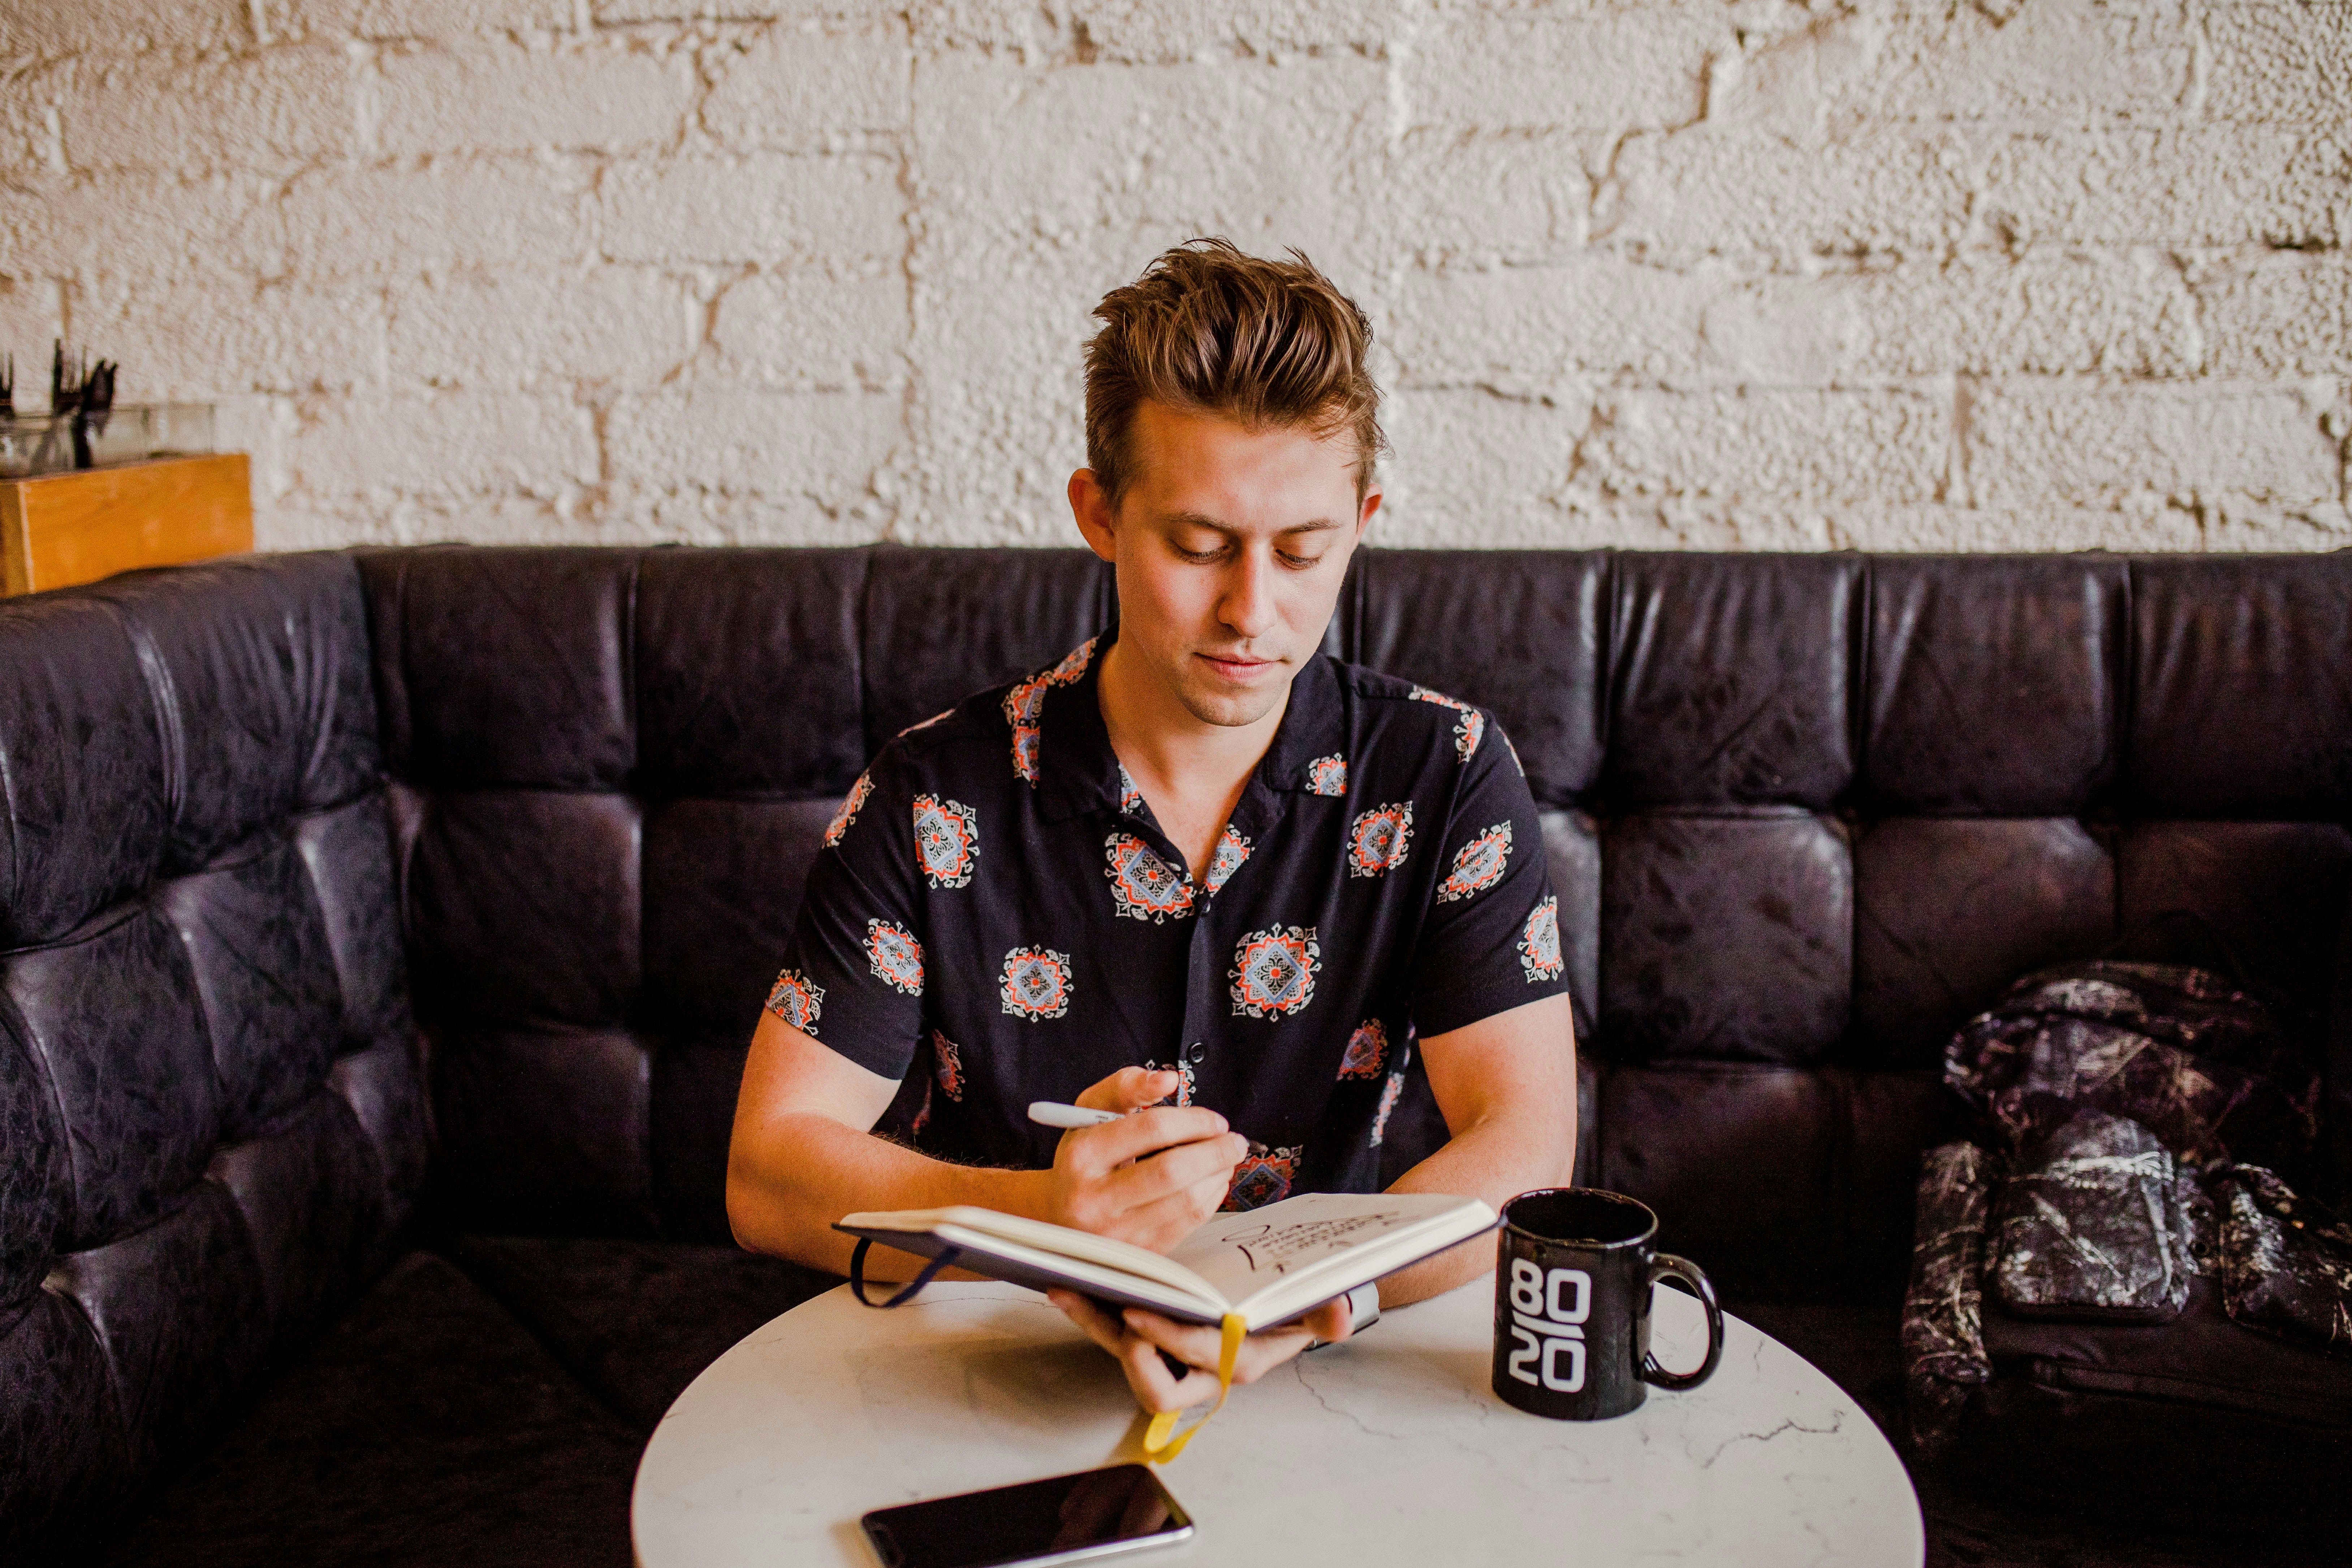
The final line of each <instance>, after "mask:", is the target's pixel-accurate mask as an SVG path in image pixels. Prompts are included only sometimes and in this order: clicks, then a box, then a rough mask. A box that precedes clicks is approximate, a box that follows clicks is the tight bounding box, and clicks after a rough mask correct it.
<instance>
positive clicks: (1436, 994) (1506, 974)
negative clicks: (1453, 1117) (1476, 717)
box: [1412, 714, 1568, 1038]
mask: <svg viewBox="0 0 2352 1568" xmlns="http://www.w3.org/2000/svg"><path fill="white" fill-rule="evenodd" d="M1439 854H1440V859H1439V862H1438V871H1437V883H1436V886H1435V888H1434V889H1433V891H1432V892H1431V895H1430V905H1429V909H1428V910H1427V911H1426V912H1425V914H1424V915H1423V920H1422V922H1421V934H1420V938H1419V941H1418V942H1416V943H1415V944H1414V948H1413V954H1412V1019H1413V1028H1414V1030H1415V1032H1416V1033H1418V1034H1420V1035H1421V1036H1422V1037H1424V1038H1426V1037H1430V1036H1433V1035H1443V1034H1446V1033H1448V1032H1450V1031H1452V1030H1454V1029H1459V1028H1462V1027H1464V1026H1466V1025H1470V1024H1475V1023H1476V1022H1478V1020H1479V1019H1481V1018H1487V1017H1492V1016H1494V1015H1496V1014H1497V1013H1507V1012H1509V1011H1510V1010H1511V1009H1512V1008H1514V1007H1521V1006H1525V1005H1527V1004H1528V1003H1529V1002H1536V1001H1540V1000H1542V999H1543V998H1544V997H1547V996H1559V995H1564V994H1566V993H1567V991H1568V965H1567V963H1566V962H1565V961H1564V960H1563V958H1562V956H1561V952H1560V944H1559V900H1558V899H1556V898H1555V897H1553V895H1552V889H1551V869H1550V868H1549V865H1547V864H1546V862H1545V858H1544V840H1543V829H1542V826H1541V824H1540V823H1539V822H1538V819H1537V816H1536V803H1535V797H1534V795H1531V794H1529V793H1528V781H1527V777H1526V775H1525V774H1523V773H1520V771H1519V768H1518V765H1517V756H1516V754H1515V753H1514V752H1513V750H1512V748H1511V745H1510V742H1508V741H1507V739H1506V738H1505V737H1504V735H1503V731H1502V728H1501V726H1499V725H1497V724H1496V722H1495V721H1494V716H1493V715H1492V714H1488V715H1487V716H1486V744H1484V745H1481V746H1479V747H1478V748H1477V749H1476V750H1475V751H1474V752H1472V753H1471V754H1470V758H1469V760H1468V761H1467V762H1465V763H1463V765H1462V773H1461V775H1460V784H1459V787H1458V788H1457V789H1456V791H1455V793H1454V800H1453V804H1452V808H1451V810H1450V811H1449V812H1448V813H1447V815H1446V822H1445V830H1444V837H1442V838H1441V840H1440V841H1439Z"/></svg>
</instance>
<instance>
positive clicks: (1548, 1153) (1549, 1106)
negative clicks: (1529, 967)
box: [1381, 994, 1576, 1307]
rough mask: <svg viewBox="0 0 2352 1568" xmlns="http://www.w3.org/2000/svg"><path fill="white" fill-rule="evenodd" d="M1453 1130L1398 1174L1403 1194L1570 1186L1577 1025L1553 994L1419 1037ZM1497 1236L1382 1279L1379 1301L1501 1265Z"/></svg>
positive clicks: (1509, 1194)
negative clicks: (1497, 1257)
mask: <svg viewBox="0 0 2352 1568" xmlns="http://www.w3.org/2000/svg"><path fill="white" fill-rule="evenodd" d="M1420 1049H1421V1060H1422V1065H1423V1068H1426V1069H1427V1070H1428V1073H1429V1087H1430V1089H1431V1090H1432V1091H1433V1093H1434V1094H1435V1095H1436V1097H1437V1109H1438V1110H1440V1111H1442V1112H1443V1113H1444V1117H1445V1127H1446V1131H1447V1132H1448V1133H1449V1134H1451V1136H1450V1137H1449V1139H1448V1141H1447V1142H1446V1143H1445V1144H1444V1147H1443V1148H1440V1149H1439V1150H1438V1151H1437V1152H1435V1153H1433V1154H1432V1155H1430V1156H1429V1158H1427V1159H1426V1160H1423V1162H1422V1163H1420V1164H1418V1165H1415V1166H1414V1167H1413V1168H1412V1170H1410V1171H1407V1172H1406V1173H1404V1174H1403V1175H1402V1176H1400V1177H1398V1178H1397V1180H1396V1183H1395V1184H1394V1185H1393V1186H1391V1188H1390V1189H1389V1190H1390V1191H1391V1192H1399V1193H1454V1194H1460V1195H1461V1196H1464V1197H1477V1198H1484V1199H1486V1202H1487V1204H1488V1205H1489V1206H1491V1207H1493V1208H1496V1209H1498V1210H1499V1209H1500V1208H1501V1207H1502V1206H1503V1205H1504V1204H1506V1203H1507V1202H1508V1201H1509V1200H1510V1199H1511V1198H1513V1197H1515V1196H1517V1194H1520V1193H1524V1192H1526V1191H1528V1189H1529V1188H1531V1187H1564V1186H1567V1185H1568V1184H1569V1183H1570V1180H1571V1179H1572V1173H1573V1171H1574V1169H1575V1165H1576V1025H1575V1022H1574V1019H1573V1016H1572V1014H1571V1012H1570V1005H1569V999H1568V997H1567V996H1566V995H1564V994H1562V995H1553V996H1546V997H1544V998H1542V999H1541V1000H1539V1001H1535V1002H1530V1003H1528V1004H1527V1005H1525V1006H1523V1007H1514V1008H1512V1009H1511V1010H1510V1011H1509V1012H1507V1013H1496V1014H1494V1015H1492V1016H1487V1017H1485V1018H1481V1019H1479V1020H1478V1021H1477V1022H1476V1023H1475V1024H1466V1025H1465V1026H1462V1027H1461V1028H1458V1029H1454V1030H1451V1031H1449V1032H1448V1033H1446V1034H1443V1035H1436V1036H1433V1037H1430V1038H1428V1039H1425V1040H1423V1041H1422V1042H1421V1046H1420ZM1498 1240H1499V1238H1498V1237H1496V1235H1495V1234H1494V1233H1493V1232H1489V1233H1488V1234H1486V1235H1485V1236H1482V1237H1479V1238H1478V1239H1476V1240H1475V1241H1469V1242H1465V1243H1464V1244H1463V1245H1462V1246H1460V1247H1453V1248H1450V1249H1449V1250H1447V1251H1444V1252H1441V1253H1439V1254H1438V1255H1437V1256H1436V1257H1434V1258H1423V1259H1422V1260H1421V1261H1420V1262H1419V1263H1416V1264H1414V1265H1412V1267H1411V1268H1401V1269H1399V1270H1398V1271H1397V1272H1396V1273H1394V1274H1391V1275H1390V1276H1389V1277H1388V1278H1386V1279H1382V1280H1381V1306H1383V1307H1395V1306H1401V1305H1402V1304H1403V1303H1405V1302H1407V1301H1418V1300H1422V1299H1423V1297H1427V1296H1435V1295H1439V1294H1441V1293H1443V1292H1444V1291H1447V1290H1451V1289H1454V1287H1455V1286H1456V1285H1461V1284H1464V1283H1465V1282H1467V1281H1469V1280H1471V1279H1476V1278H1477V1277H1478V1276H1479V1275H1481V1274H1484V1273H1486V1271H1487V1270H1488V1269H1491V1268H1494V1267H1495V1250H1496V1246H1497V1245H1498Z"/></svg>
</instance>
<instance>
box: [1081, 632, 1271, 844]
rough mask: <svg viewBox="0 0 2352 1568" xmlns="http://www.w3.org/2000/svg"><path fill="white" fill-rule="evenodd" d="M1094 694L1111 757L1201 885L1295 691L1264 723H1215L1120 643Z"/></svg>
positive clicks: (1106, 657) (1108, 656) (1106, 660)
mask: <svg viewBox="0 0 2352 1568" xmlns="http://www.w3.org/2000/svg"><path fill="white" fill-rule="evenodd" d="M1095 690H1096V694H1097V700H1098V701H1099V703H1100V704H1101V707H1102V717H1103V727H1104V729H1105V730H1107V731H1108V732H1109V735H1110V743H1111V750H1112V751H1114V752H1117V753H1118V760H1119V762H1120V763H1122V764H1123V765H1124V766H1125V767H1126V769H1127V771H1128V775H1129V777H1130V778H1132V779H1133V780H1134V781H1135V784H1136V787H1137V788H1139V789H1140V790H1141V791H1142V792H1143V797H1144V799H1145V800H1146V801H1148V802H1150V805H1151V812H1152V815H1153V816H1156V817H1158V818H1159V820H1160V826H1161V828H1163V829H1164V830H1165V831H1166V832H1167V834H1168V837H1170V838H1171V840H1172V841H1173V842H1174V843H1175V845H1176V847H1177V848H1179V849H1181V850H1182V851H1183V853H1184V858H1185V859H1186V860H1188V861H1190V862H1191V863H1192V878H1193V880H1195V881H1199V880H1200V879H1202V877H1203V876H1205V875H1206V872H1207V867H1208V858H1209V855H1210V853H1211V851H1213V849H1214V848H1215V847H1216V842H1217V837H1218V836H1219V835H1220V834H1221V833H1222V832H1223V829H1224V826H1225V822H1226V819H1227V818H1229V817H1231V816H1233V813H1234V805H1236V804H1238V803H1239V801H1240V800H1241V797H1242V791H1243V790H1244V788H1246V787H1247V786H1248V784H1249V775H1250V771H1251V770H1252V769H1253V768H1255V767H1256V766H1257V764H1258V761H1259V759H1261V758H1262V757H1264V756H1265V753H1266V749H1267V748H1268V747H1269V746H1271V745H1273V744H1274V737H1275V734H1276V731H1279V730H1280V729H1281V728H1282V716H1283V714H1284V713H1285V712H1286V711H1287V710H1288V709H1289V706H1290V689H1289V687H1288V686H1287V685H1286V686H1285V687H1284V688H1283V691H1282V696H1281V698H1280V699H1279V700H1276V703H1275V705H1274V706H1273V707H1272V708H1271V709H1268V710H1266V712H1265V715H1264V717H1262V718H1259V719H1257V720H1255V721H1252V722H1250V723H1247V724H1211V723H1208V722H1206V721H1202V719H1199V718H1197V717H1195V716H1194V714H1193V713H1192V710H1190V709H1188V708H1186V707H1185V706H1184V704H1183V703H1182V702H1181V701H1179V700H1177V698H1176V695H1175V694H1174V693H1173V692H1171V691H1170V690H1169V689H1167V687H1166V685H1165V684H1163V683H1162V682H1161V681H1160V679H1158V678H1157V677H1156V676H1155V675H1154V674H1153V673H1152V672H1151V670H1150V668H1148V667H1147V666H1145V665H1144V663H1143V662H1142V661H1141V660H1140V659H1139V658H1135V657H1134V656H1133V655H1132V654H1131V653H1130V651H1129V648H1128V646H1127V645H1126V644H1125V643H1119V642H1115V643H1113V644H1111V646H1110V651H1109V652H1108V653H1107V654H1105V655H1104V656H1103V662H1102V668H1101V671H1100V673H1099V674H1098V675H1097V678H1096V685H1095Z"/></svg>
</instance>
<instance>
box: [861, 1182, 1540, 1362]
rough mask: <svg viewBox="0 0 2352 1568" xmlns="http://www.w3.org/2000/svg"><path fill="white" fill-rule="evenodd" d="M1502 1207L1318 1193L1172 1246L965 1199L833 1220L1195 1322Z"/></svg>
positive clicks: (1381, 1257)
mask: <svg viewBox="0 0 2352 1568" xmlns="http://www.w3.org/2000/svg"><path fill="white" fill-rule="evenodd" d="M1497 1223H1499V1222H1498V1221H1497V1220H1496V1215H1495V1211H1494V1210H1493V1209H1490V1208H1488V1207H1487V1206H1486V1205H1485V1204H1483V1203H1481V1202H1479V1201H1478V1200H1477V1199H1476V1198H1462V1197H1453V1196H1449V1195H1447V1194H1443V1193H1310V1194H1307V1195H1306V1196H1304V1197H1296V1198H1286V1199H1284V1200H1283V1201H1282V1202H1280V1203H1278V1204H1268V1205H1266V1206H1265V1207H1264V1208H1261V1209H1252V1210H1249V1211H1248V1212H1246V1213H1242V1214H1221V1215H1214V1216H1213V1217H1212V1218H1211V1219H1210V1220H1209V1221H1208V1222H1207V1223H1206V1224H1204V1225H1202V1226H1200V1227H1199V1228H1198V1229H1196V1230H1195V1231H1193V1232H1192V1235H1190V1236H1188V1237H1185V1238H1184V1239H1183V1240H1182V1241H1181V1242H1178V1243H1177V1244H1176V1246H1175V1247H1173V1248H1172V1249H1171V1250H1170V1251H1169V1252H1168V1253H1167V1254H1166V1255H1165V1256H1162V1255H1161V1254H1160V1253H1157V1252H1150V1251H1146V1250H1145V1249H1144V1248H1142V1247H1136V1246H1133V1245H1131V1244H1129V1243H1128V1242H1124V1241H1113V1240H1110V1239H1109V1238H1108V1237H1100V1236H1094V1235H1090V1234H1088V1233H1087V1232H1086V1231H1082V1230H1071V1229H1068V1228H1067V1227H1066V1226H1058V1225H1049V1224H1047V1223H1046V1222H1045V1221H1044V1220H1035V1219H1022V1218H1019V1217H1018V1216H1016V1215H1008V1214H999V1213H997V1212H996V1211H995V1210H994V1209H983V1208H971V1207H963V1206H959V1207H955V1208H944V1209H905V1210H901V1211H899V1212H898V1213H895V1214H854V1215H846V1216H845V1217H844V1218H843V1219H841V1220H840V1221H839V1222H838V1223H837V1224H835V1226H834V1228H835V1230H841V1231H846V1232H848V1233H849V1234H850V1235H852V1236H857V1237H866V1238H867V1239H869V1240H871V1241H874V1242H876V1243H878V1244H879V1245H881V1246H884V1247H897V1248H898V1250H900V1251H902V1252H912V1253H919V1254H920V1255H921V1256H923V1257H926V1258H940V1257H941V1256H943V1255H944V1254H946V1253H948V1252H950V1250H952V1251H953V1253H954V1255H955V1256H954V1258H953V1263H954V1266H955V1267H956V1268H969V1269H971V1271H972V1272H973V1273H975V1274H985V1275H987V1276H989V1277H990V1278H991V1279H1006V1280H1010V1281H1012V1282H1013V1284H1015V1285H1026V1286H1029V1287H1031V1288H1032V1289H1039V1290H1044V1289H1052V1288H1054V1287H1055V1286H1060V1287H1064V1288H1066V1289H1072V1290H1076V1291H1080V1292H1082V1293H1084V1294H1086V1295H1088V1296H1093V1297H1097V1298H1098V1299H1100V1300H1107V1301H1117V1302H1121V1303H1123V1304H1125V1305H1128V1306H1134V1307H1147V1308H1150V1310H1153V1311H1156V1312H1162V1313H1165V1314H1166V1315H1167V1316H1169V1317H1171V1318H1173V1319H1175V1320H1177V1321H1179V1322H1186V1323H1208V1324H1212V1325H1215V1324H1221V1323H1223V1322H1224V1321H1225V1320H1226V1319H1227V1318H1228V1317H1233V1316H1237V1317H1239V1318H1241V1319H1242V1320H1243V1321H1244V1322H1245V1323H1246V1324H1247V1326H1248V1327H1249V1328H1250V1329H1251V1330H1253V1331H1255V1330H1257V1329H1263V1328H1270V1327H1272V1326H1274V1325H1276V1324H1277V1323H1286V1322H1288V1321H1290V1320H1291V1319H1293V1318H1296V1317H1297V1316H1298V1315H1299V1314H1300V1313H1302V1312H1308V1311H1312V1310H1314V1309H1316V1308H1317V1307H1319V1306H1321V1305H1322V1304H1323V1303H1324V1302H1326V1301H1328V1300H1331V1299H1332V1298H1334V1297H1336V1296H1344V1295H1346V1294H1347V1293H1348V1292H1349V1291H1350V1290H1352V1289H1355V1288H1356V1287H1357V1286H1359V1285H1361V1284H1362V1283H1364V1281H1366V1280H1367V1279H1379V1278H1380V1277H1381V1275H1383V1274H1393V1273H1394V1272H1396V1271H1397V1270H1398V1269H1400V1268H1403V1267H1405V1265H1407V1264H1409V1263H1417V1262H1419V1261H1420V1260H1421V1259H1423V1258H1426V1257H1428V1256H1429V1255H1430V1254H1431V1253H1433V1252H1443V1251H1444V1250H1445V1249H1446V1248H1447V1247H1452V1246H1454V1244H1456V1243H1457V1242H1463V1241H1467V1240H1469V1239H1470V1238H1471V1237H1474V1236H1481V1235H1484V1234H1485V1233H1486V1232H1487V1231H1489V1230H1492V1229H1493V1228H1494V1227H1495V1226H1496V1224H1497Z"/></svg>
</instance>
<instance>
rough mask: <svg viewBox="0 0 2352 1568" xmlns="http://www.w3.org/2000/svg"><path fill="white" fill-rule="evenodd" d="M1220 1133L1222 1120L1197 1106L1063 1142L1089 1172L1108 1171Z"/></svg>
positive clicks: (1169, 1109)
mask: <svg viewBox="0 0 2352 1568" xmlns="http://www.w3.org/2000/svg"><path fill="white" fill-rule="evenodd" d="M1224 1131H1225V1119H1224V1118H1223V1117H1222V1116H1220V1115H1218V1114H1217V1113H1216V1112H1215V1111H1213V1110H1203V1109H1202V1108H1201V1107H1200V1106H1197V1105H1196V1106H1189V1107H1179V1106H1160V1107H1156V1108H1154V1109H1152V1110H1139V1111H1137V1112H1135V1113H1134V1114H1133V1115H1131V1116H1122V1117H1120V1118H1119V1119H1118V1121H1109V1122H1105V1123H1104V1124H1103V1125H1102V1126H1100V1127H1088V1128H1085V1129H1082V1130H1081V1131H1076V1132H1072V1133H1069V1134H1068V1135H1066V1137H1065V1139H1064V1140H1063V1142H1064V1143H1065V1145H1066V1146H1067V1147H1069V1148H1070V1149H1071V1150H1072V1152H1074V1153H1077V1154H1079V1155H1080V1156H1081V1157H1082V1158H1083V1159H1084V1160H1085V1162H1086V1163H1087V1166H1088V1167H1089V1168H1091V1169H1095V1170H1101V1171H1108V1170H1112V1169H1115V1168H1117V1167H1118V1166H1120V1165H1123V1164H1125V1163H1128V1162H1129V1160H1139V1159H1141V1158H1143V1157H1144V1156H1145V1155H1147V1154H1157V1153H1159V1152H1160V1151H1161V1150H1164V1149H1173V1148H1177V1147H1179V1146H1181V1145H1182V1144H1186V1143H1197V1142H1201V1141H1202V1140H1203V1139H1206V1138H1215V1137H1218V1136H1220V1135H1222V1134H1223V1132H1224Z"/></svg>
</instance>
